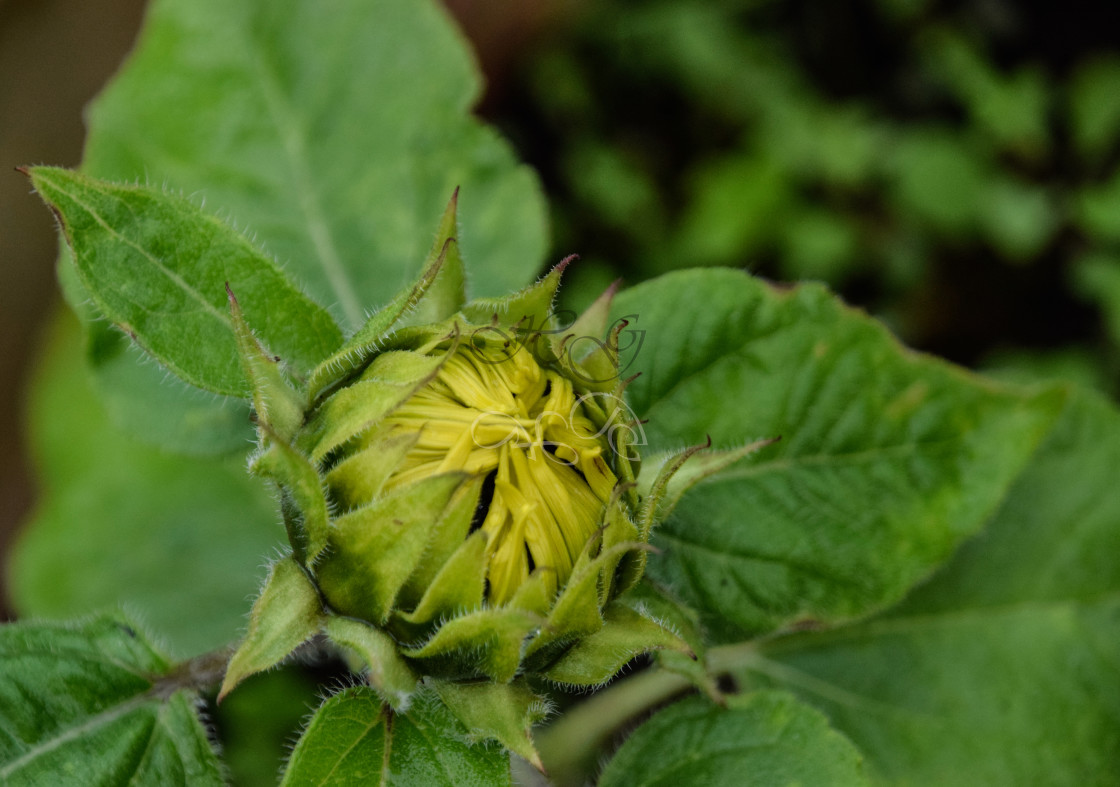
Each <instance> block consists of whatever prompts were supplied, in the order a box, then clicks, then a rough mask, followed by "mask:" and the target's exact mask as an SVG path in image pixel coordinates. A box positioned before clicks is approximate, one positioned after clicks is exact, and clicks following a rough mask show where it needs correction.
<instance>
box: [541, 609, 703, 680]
mask: <svg viewBox="0 0 1120 787" xmlns="http://www.w3.org/2000/svg"><path fill="white" fill-rule="evenodd" d="M603 619H604V625H603V627H602V628H601V629H600V630H599V631H597V632H596V633H594V634H591V635H590V636H587V637H584V638H583V639H581V640H579V641H578V642H576V644H575V645H573V646H572V647H571V648H570V649H569V650H568V651H567V653H565V654H564V655H563V656H561V657H560V658H559V659H558V660H557V661H556V662H555V663H554V664H553V665H552V666H551V667H549V668H548V669H547V670H544V671H543V673H542V674H543V675H544V677H546V678H548V679H549V680H551V681H553V682H555V683H559V684H563V685H565V686H580V687H594V686H601V685H603V684H604V683H606V682H607V681H609V680H610V679H611V678H613V677H614V676H615V675H617V674H618V672H619V670H621V669H622V668H623V667H624V666H626V663H627V662H628V661H630V660H631V659H633V658H635V657H637V656H640V655H642V654H643V653H649V652H651V651H654V650H662V649H671V650H676V651H679V652H681V653H684V654H686V655H689V656H691V655H692V651H691V649H690V648H689V647H688V643H686V642H685V641H684V640H683V639H681V638H680V637H678V636H677V635H676V634H674V633H673V632H672V631H670V630H669V629H668V628H666V627H664V626H662V625H661V624H660V623H658V622H657V621H654V620H652V619H650V618H648V617H646V616H645V615H642V614H641V613H639V612H637V611H636V610H634V609H631V608H630V607H628V606H626V605H625V604H622V603H620V602H617V601H616V602H614V603H612V604H611V605H610V606H608V607H607V608H606V610H604V614H603Z"/></svg>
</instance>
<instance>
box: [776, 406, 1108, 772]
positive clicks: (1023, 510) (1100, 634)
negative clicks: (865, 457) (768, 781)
mask: <svg viewBox="0 0 1120 787" xmlns="http://www.w3.org/2000/svg"><path fill="white" fill-rule="evenodd" d="M1117 468H1120V413H1118V412H1117V411H1116V408H1115V407H1113V406H1111V405H1109V404H1107V403H1106V402H1104V401H1102V400H1100V399H1097V398H1096V397H1094V396H1090V395H1088V394H1079V395H1077V396H1076V397H1075V398H1074V399H1072V400H1071V402H1070V404H1069V406H1068V407H1067V409H1066V410H1065V412H1064V414H1063V416H1062V417H1061V420H1060V421H1059V422H1058V425H1057V426H1056V427H1055V430H1054V432H1053V434H1052V435H1051V436H1050V438H1049V439H1048V441H1047V442H1046V443H1045V444H1044V445H1043V446H1042V448H1041V449H1040V450H1039V452H1038V454H1037V455H1036V456H1035V458H1034V460H1033V461H1032V462H1031V464H1030V465H1029V467H1028V468H1027V470H1026V471H1025V472H1024V473H1023V474H1022V476H1021V477H1020V479H1019V480H1018V481H1017V482H1016V484H1015V486H1014V487H1013V488H1012V490H1011V492H1010V494H1009V495H1008V498H1007V501H1006V502H1005V504H1004V505H1003V507H1002V508H1001V509H1000V511H999V513H998V515H997V516H996V517H995V518H994V520H993V521H992V522H991V524H990V525H989V526H988V527H987V528H986V529H985V531H984V532H983V534H981V535H980V536H978V537H977V538H976V539H974V540H972V541H970V542H969V543H967V544H965V545H964V547H962V549H961V550H960V552H959V553H958V554H957V556H956V557H955V558H954V559H953V560H952V562H950V563H949V564H948V565H947V566H946V567H945V568H944V569H943V570H942V571H941V572H940V573H938V574H937V575H936V576H935V577H934V578H933V579H932V580H931V581H930V582H929V583H928V584H926V585H923V586H921V587H919V588H918V589H917V590H915V592H914V593H913V594H911V596H910V597H909V598H908V599H907V600H906V601H905V602H904V603H903V604H902V605H900V606H899V607H897V608H896V609H894V610H891V611H890V612H889V613H887V614H885V615H883V616H881V617H879V618H876V619H873V620H871V621H868V622H866V623H863V624H861V625H858V626H854V627H851V628H846V629H839V630H836V631H832V632H824V633H819V634H812V635H800V636H794V637H790V638H785V639H778V640H776V641H774V642H772V643H770V644H768V645H765V646H764V647H763V648H762V656H763V657H764V659H765V660H762V661H760V662H759V663H758V665H757V669H758V670H760V671H761V673H762V674H765V675H768V676H770V678H772V679H774V680H776V681H778V682H780V683H782V684H784V685H786V686H788V687H791V688H793V689H795V690H797V691H798V692H800V693H801V694H803V695H804V697H806V698H807V699H809V700H811V701H812V702H814V703H816V704H818V705H819V706H820V707H822V708H823V709H824V710H825V712H826V713H827V714H828V715H829V716H830V717H831V718H832V721H833V723H834V724H835V725H836V726H837V727H838V728H839V729H840V730H842V731H843V732H845V733H846V734H847V735H848V736H849V737H851V739H852V740H853V741H854V742H855V743H856V745H858V746H859V747H860V748H861V749H862V750H863V751H864V753H865V754H866V755H867V757H868V761H869V763H871V764H872V765H873V767H874V770H875V771H876V773H877V775H878V778H879V781H881V782H882V783H885V784H985V785H1009V786H1010V785H1015V786H1016V787H1021V785H1047V786H1048V787H1053V786H1054V785H1094V784H1099V785H1106V784H1109V785H1111V784H1116V779H1117V774H1118V773H1120V746H1118V743H1117V742H1118V741H1120V647H1118V643H1120V495H1117V494H1116V472H1117Z"/></svg>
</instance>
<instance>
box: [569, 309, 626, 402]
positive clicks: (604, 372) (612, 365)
mask: <svg viewBox="0 0 1120 787" xmlns="http://www.w3.org/2000/svg"><path fill="white" fill-rule="evenodd" d="M629 324H630V323H629V322H628V321H627V320H619V321H618V322H617V323H616V324H615V326H614V328H613V329H612V330H611V332H610V333H609V334H608V335H607V338H606V340H600V339H593V340H592V339H591V338H590V337H588V338H587V339H585V340H584V341H582V342H581V341H578V340H577V339H576V338H575V337H573V339H572V340H571V341H569V342H568V343H567V344H566V345H565V350H566V352H568V353H569V354H568V356H567V360H568V362H569V366H570V368H569V369H568V372H569V374H571V375H572V377H573V378H575V379H576V380H578V381H579V382H580V383H582V384H583V385H584V386H586V387H587V388H589V389H591V390H592V391H598V392H601V393H609V392H614V391H616V390H617V389H619V387H620V386H621V380H620V379H619V368H620V366H619V349H618V347H619V345H618V337H619V336H620V335H621V333H622V331H623V330H625V328H626V326H628V325H629ZM583 344H586V345H590V346H588V347H581V345H583ZM576 350H580V351H581V352H582V355H581V357H580V359H579V361H578V362H575V356H574V355H573V354H572V353H574V352H575V351H576ZM620 401H621V400H620Z"/></svg>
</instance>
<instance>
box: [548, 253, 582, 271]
mask: <svg viewBox="0 0 1120 787" xmlns="http://www.w3.org/2000/svg"><path fill="white" fill-rule="evenodd" d="M578 259H579V255H578V254H569V255H568V256H567V257H565V258H564V259H562V260H560V262H558V263H557V264H556V267H555V268H553V270H555V271H556V272H557V273H563V272H564V269H565V268H567V267H568V266H569V265H571V264H572V263H573V262H575V261H576V260H578Z"/></svg>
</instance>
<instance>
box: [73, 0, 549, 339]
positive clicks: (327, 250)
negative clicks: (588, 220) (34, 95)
mask: <svg viewBox="0 0 1120 787" xmlns="http://www.w3.org/2000/svg"><path fill="white" fill-rule="evenodd" d="M480 93H481V80H480V78H479V76H478V72H477V68H476V67H475V65H474V63H473V62H472V58H471V55H470V53H469V51H468V49H467V47H466V46H465V43H464V40H463V38H462V35H461V34H460V33H459V31H458V30H457V29H456V27H455V25H454V24H453V23H452V22H451V20H450V19H449V18H448V17H447V14H446V12H445V11H444V10H443V9H442V8H441V7H440V6H439V5H438V4H437V3H435V2H432V1H431V0H424V1H423V2H417V0H387V1H386V2H379V3H374V4H371V3H367V2H363V1H362V0H332V2H331V3H330V5H329V6H322V5H316V4H308V3H304V2H297V1H296V0H282V1H281V2H265V0H256V1H255V2H238V3H227V2H222V0H158V1H157V2H155V3H153V5H152V7H151V8H150V10H149V12H148V17H147V21H146V24H145V27H144V32H143V35H142V36H141V38H140V41H139V42H138V44H137V48H136V50H135V51H134V53H133V54H132V56H131V57H130V59H129V61H128V63H127V64H126V65H125V67H124V69H123V70H122V71H121V73H120V74H119V75H118V76H117V78H116V79H115V80H114V81H113V83H112V84H111V85H110V86H109V88H107V89H106V90H105V91H104V93H102V95H101V96H100V97H99V98H98V99H97V100H96V102H95V103H94V104H93V106H92V107H91V108H90V111H89V123H90V132H89V138H88V140H87V143H86V153H85V160H84V163H83V169H84V171H85V172H87V173H88V174H90V175H94V176H97V177H103V178H111V179H114V180H129V181H131V180H133V179H137V178H140V179H150V180H151V181H153V182H160V183H167V184H168V185H169V186H171V187H173V188H176V189H181V190H182V191H184V192H186V193H189V194H194V193H199V194H202V195H203V196H204V197H205V199H206V205H207V208H208V209H210V210H213V211H217V212H218V213H219V214H220V215H222V216H230V217H233V218H234V219H235V220H236V222H237V223H238V226H241V227H246V228H248V229H249V230H250V231H251V232H252V234H253V236H254V237H255V238H256V239H257V240H258V241H259V242H260V243H261V244H262V245H263V246H264V247H265V248H267V249H268V250H269V251H270V252H271V253H272V254H273V255H275V257H276V258H277V259H279V260H281V261H282V262H283V264H284V265H285V268H286V270H287V271H288V273H290V274H291V275H292V276H293V277H294V278H295V279H297V280H298V281H300V282H301V283H303V284H304V285H305V286H306V287H307V288H308V290H309V292H310V293H311V294H312V295H313V296H314V297H315V298H316V299H318V300H319V301H320V302H321V303H324V304H328V305H329V306H330V308H331V310H332V312H333V313H334V315H335V317H336V319H338V320H339V321H340V323H341V324H342V325H343V326H344V328H345V329H346V330H347V332H349V331H352V330H354V329H356V328H357V327H358V326H359V325H360V324H361V323H362V321H363V320H362V318H363V314H364V312H365V310H366V309H367V308H369V307H371V306H373V305H374V304H377V303H383V302H385V301H386V300H388V298H389V297H390V296H391V295H392V294H393V293H394V292H396V291H397V290H399V289H400V288H401V287H402V286H403V285H405V284H406V282H408V281H410V280H411V279H412V277H413V276H414V274H415V271H416V269H417V266H419V265H420V263H421V262H422V261H423V260H424V255H425V252H426V251H427V249H428V246H429V244H430V243H431V241H432V229H433V227H435V226H436V223H437V222H438V221H439V218H440V215H441V214H442V213H443V210H444V206H445V205H446V204H447V200H448V198H449V197H450V196H451V195H452V193H453V192H454V190H455V187H456V186H461V187H462V200H461V204H460V210H459V219H460V221H461V225H462V232H461V234H460V237H459V242H460V245H461V247H462V253H463V257H464V258H465V259H466V260H467V261H468V263H469V264H470V266H471V272H472V277H471V278H472V283H473V284H474V286H475V287H476V288H477V290H478V291H479V293H478V294H482V295H497V294H501V293H503V292H505V291H507V290H509V289H512V288H515V287H517V286H519V285H521V284H523V283H525V282H526V281H527V280H529V279H530V278H531V277H532V276H533V275H534V274H535V273H536V271H537V269H538V267H539V266H540V262H541V260H542V258H543V256H544V251H545V245H546V238H545V209H544V203H543V199H542V197H541V194H540V190H539V187H538V185H537V181H536V178H535V177H534V175H533V174H532V173H531V172H530V171H529V170H528V169H527V168H525V167H522V166H519V165H518V164H517V163H516V161H515V159H514V157H513V155H512V153H511V151H510V148H509V146H508V145H507V144H506V143H505V142H504V141H503V140H501V139H500V138H499V137H498V136H497V135H496V134H495V133H494V132H493V131H492V130H490V129H489V128H487V127H485V126H483V125H482V124H480V123H478V122H477V121H476V120H474V119H473V118H471V117H470V116H469V110H470V108H471V107H472V106H473V104H474V102H475V101H476V100H477V98H478V97H479V95H480ZM235 292H237V295H238V297H239V298H240V299H241V301H242V305H243V306H244V307H245V308H246V310H247V312H248V308H249V303H248V301H249V298H248V294H247V293H246V292H243V291H242V289H241V288H238V287H235ZM248 319H249V323H250V324H251V325H253V327H254V329H256V330H258V331H259V330H261V328H260V327H259V325H263V323H260V324H258V322H257V321H256V320H255V319H253V318H252V316H251V315H250V316H249V317H248ZM262 338H265V339H267V336H264V337H262ZM266 343H267V344H269V346H270V348H271V349H272V350H273V351H274V352H277V353H281V354H282V350H281V348H279V347H276V346H272V344H271V343H270V342H267V341H266Z"/></svg>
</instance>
